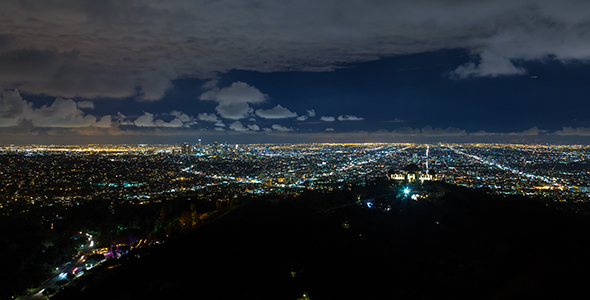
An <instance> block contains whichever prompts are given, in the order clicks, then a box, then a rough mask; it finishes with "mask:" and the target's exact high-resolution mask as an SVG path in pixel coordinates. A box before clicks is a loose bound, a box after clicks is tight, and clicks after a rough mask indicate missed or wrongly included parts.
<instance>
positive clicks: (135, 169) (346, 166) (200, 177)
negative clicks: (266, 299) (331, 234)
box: [0, 143, 590, 208]
mask: <svg viewBox="0 0 590 300" xmlns="http://www.w3.org/2000/svg"><path fill="white" fill-rule="evenodd" d="M589 158H590V147H589V146H551V145H513V144H512V145H511V144H431V145H426V144H372V143H367V144H268V145H266V144H255V145H236V144H233V145H232V144H210V145H189V144H185V145H181V146H178V145H85V146H5V147H0V163H2V165H3V166H4V167H3V169H2V170H1V174H0V175H2V179H1V182H0V195H2V199H0V200H1V202H0V208H2V207H3V206H4V207H6V206H10V204H11V203H14V202H16V201H21V202H19V203H27V204H36V205H43V206H45V205H53V204H65V205H75V204H76V202H80V201H86V200H90V199H93V198H96V197H101V198H107V199H113V200H124V201H131V202H134V203H138V204H142V203H148V202H150V201H152V200H151V199H153V198H160V199H161V198H162V197H161V196H162V195H176V194H191V193H192V194H191V195H194V194H195V192H198V193H199V194H203V195H211V194H215V193H218V194H222V193H223V194H227V195H230V196H228V197H236V196H237V195H240V194H298V193H301V192H302V191H304V190H307V189H315V190H326V191H329V190H334V189H339V188H346V187H347V186H350V185H364V184H366V183H367V182H369V181H370V180H375V179H378V178H386V175H387V174H388V173H390V172H392V171H393V172H396V171H401V170H403V169H404V167H406V166H407V165H409V164H412V163H413V164H416V165H418V167H419V168H421V170H422V171H423V172H425V171H426V169H428V170H429V171H432V172H434V173H435V174H436V175H437V177H438V178H439V179H440V180H442V181H444V182H448V183H451V184H456V185H462V186H467V187H473V188H484V189H486V190H487V191H488V192H490V193H498V194H519V195H534V196H541V197H548V198H550V199H553V200H554V201H568V202H569V201H573V202H586V201H588V200H590V187H589V186H588V185H589V182H590V164H589V163H588V159H589ZM223 200H224V199H221V200H220V201H223ZM225 200H227V199H225Z"/></svg>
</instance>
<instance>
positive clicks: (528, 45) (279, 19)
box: [0, 0, 590, 119]
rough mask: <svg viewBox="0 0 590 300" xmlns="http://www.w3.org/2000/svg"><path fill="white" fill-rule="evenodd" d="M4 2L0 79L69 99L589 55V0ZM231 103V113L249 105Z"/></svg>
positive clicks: (467, 73)
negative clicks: (403, 58)
mask: <svg viewBox="0 0 590 300" xmlns="http://www.w3.org/2000/svg"><path fill="white" fill-rule="evenodd" d="M0 11H2V12H3V13H2V15H1V16H0V66H2V68H0V86H2V87H4V88H19V89H21V90H22V91H26V92H29V93H36V94H47V95H53V96H59V97H64V98H70V97H77V96H79V97H86V98H95V97H129V96H131V97H137V98H138V99H143V100H156V99H159V98H161V97H162V96H163V95H164V93H165V92H166V90H167V89H168V88H170V87H171V83H170V81H171V80H173V79H176V78H179V77H200V78H212V77H214V76H215V74H217V73H219V72H226V71H228V70H232V69H239V70H254V71H262V72H272V71H297V70H299V71H328V70H333V69H334V68H337V67H338V66H340V65H342V64H343V63H351V62H358V61H368V60H375V59H378V58H380V57H385V56H391V55H399V54H409V53H419V52H424V51H432V50H438V49H448V48H462V49H468V50H469V51H471V53H472V54H473V60H472V62H469V63H467V64H465V65H462V66H456V69H455V70H454V71H453V72H452V74H451V75H452V76H453V77H454V78H467V77H474V76H500V75H518V74H523V73H524V72H526V70H524V69H522V67H520V66H519V65H518V61H520V60H532V59H543V58H546V57H554V58H556V59H558V60H580V61H585V62H587V61H588V59H590V52H588V49H590V38H588V32H589V29H590V25H589V24H590V2H588V1H585V0H564V1H550V0H538V1H528V0H483V1H457V0H443V1H439V0H412V1H410V0H406V1H360V2H355V1H346V2H342V1H336V0H328V1H312V0H301V1H297V2H288V3H286V2H284V1H271V0H261V1H256V2H255V3H254V2H249V1H246V2H244V1H237V0H220V1H184V0H176V1H164V2H163V1H158V0H144V1H78V0H61V1H18V0H6V1H2V2H1V3H0ZM220 92H221V91H220ZM226 104H227V105H220V107H219V109H220V111H223V113H224V114H226V115H227V116H233V118H234V119H239V117H240V116H242V115H244V114H245V113H246V112H247V110H246V105H245V103H244V102H232V101H229V100H228V103H226ZM220 113H221V112H220Z"/></svg>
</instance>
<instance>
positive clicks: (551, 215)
mask: <svg viewBox="0 0 590 300" xmlns="http://www.w3.org/2000/svg"><path fill="white" fill-rule="evenodd" d="M374 188H375V189H383V190H385V191H386V190H387V187H385V186H378V187H377V186H376V187H374ZM429 188H430V189H436V190H441V189H442V190H444V191H446V192H445V193H444V195H442V196H440V197H430V198H428V200H420V201H413V200H410V199H407V198H405V199H400V198H397V197H394V196H391V197H386V198H384V199H383V200H382V202H387V203H388V204H389V205H390V207H391V209H390V210H388V211H383V210H379V209H369V208H368V207H367V206H366V205H364V204H357V203H355V201H356V199H355V198H354V196H353V195H352V193H349V194H346V193H342V194H337V193H336V194H329V195H317V194H311V195H304V196H302V197H299V198H296V199H287V200H281V201H279V202H278V204H275V203H274V202H270V201H266V200H258V201H256V200H252V201H251V202H249V203H246V204H243V205H242V206H241V207H239V208H237V209H235V210H233V211H232V212H230V213H229V214H227V215H225V216H224V217H222V218H221V219H219V220H217V221H215V222H212V223H210V224H209V225H206V226H203V227H201V228H199V229H197V230H195V231H193V232H191V233H189V234H186V235H184V236H182V237H180V238H177V239H175V240H172V241H170V242H168V243H166V244H164V245H159V246H156V247H150V248H143V249H138V250H136V251H135V252H134V253H133V254H131V255H129V256H127V258H125V259H121V260H115V261H112V262H109V263H108V264H107V265H105V266H104V268H103V270H98V271H95V272H94V273H93V274H89V275H88V276H85V277H83V278H81V280H80V281H79V282H78V283H77V284H76V285H75V286H71V287H69V288H67V289H65V290H63V291H62V292H60V293H58V294H57V295H56V296H55V299H56V300H60V299H107V298H108V299H254V298H257V299H261V298H264V299H298V298H302V297H304V296H303V295H304V294H305V295H309V296H311V299H355V298H356V299H383V297H384V295H386V296H387V298H394V297H397V298H403V299H408V298H411V299H433V298H440V297H453V298H455V299H457V298H470V299H522V298H530V297H540V296H544V297H545V296H556V297H557V296H560V298H562V297H564V296H566V297H567V296H568V295H580V296H581V294H588V291H587V290H586V288H585V276H584V275H581V274H584V271H585V270H587V268H588V267H589V266H590V260H589V259H588V255H587V252H588V250H589V248H588V245H590V243H589V238H590V235H589V233H590V232H589V231H590V226H589V225H590V219H588V217H587V216H585V215H579V214H573V213H566V212H561V211H557V210H555V209H553V208H552V207H548V206H546V205H545V204H544V203H542V202H541V201H539V200H535V199H528V198H525V197H506V198H505V197H502V196H492V195H487V194H485V193H483V192H480V191H476V190H469V189H465V188H460V187H453V186H447V185H444V184H441V185H439V186H433V187H429ZM369 193H370V191H369ZM439 194H441V193H439ZM320 196H321V197H323V199H322V200H321V201H320V200H317V199H316V198H317V197H320ZM318 201H319V202H318ZM318 203H322V205H321V207H318ZM346 203H349V204H350V205H346ZM586 296H587V295H586Z"/></svg>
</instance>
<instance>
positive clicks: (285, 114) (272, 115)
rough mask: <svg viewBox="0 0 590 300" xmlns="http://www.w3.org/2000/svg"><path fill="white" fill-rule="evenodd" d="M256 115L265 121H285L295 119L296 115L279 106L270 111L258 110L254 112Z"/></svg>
mask: <svg viewBox="0 0 590 300" xmlns="http://www.w3.org/2000/svg"><path fill="white" fill-rule="evenodd" d="M256 115H257V116H259V117H261V118H265V119H286V118H295V117H297V114H296V113H294V112H292V111H290V110H289V109H287V108H285V107H282V106H281V105H280V104H278V105H277V106H275V107H273V108H271V109H258V110H256Z"/></svg>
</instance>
